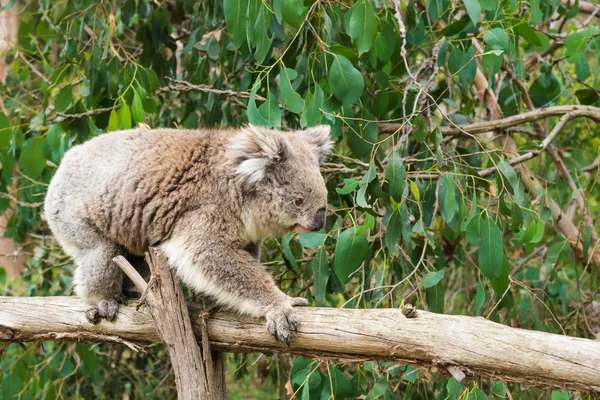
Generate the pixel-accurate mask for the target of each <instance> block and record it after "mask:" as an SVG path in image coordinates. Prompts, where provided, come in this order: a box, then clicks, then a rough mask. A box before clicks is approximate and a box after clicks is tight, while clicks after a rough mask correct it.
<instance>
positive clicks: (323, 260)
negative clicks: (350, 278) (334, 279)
mask: <svg viewBox="0 0 600 400" xmlns="http://www.w3.org/2000/svg"><path fill="white" fill-rule="evenodd" d="M310 266H311V268H312V271H313V274H314V276H315V285H314V286H315V302H316V303H317V306H323V305H325V293H326V290H327V281H328V280H329V261H328V260H327V252H326V251H325V247H324V246H323V247H321V249H320V250H319V251H318V252H317V254H315V258H313V260H312V261H311V263H310Z"/></svg>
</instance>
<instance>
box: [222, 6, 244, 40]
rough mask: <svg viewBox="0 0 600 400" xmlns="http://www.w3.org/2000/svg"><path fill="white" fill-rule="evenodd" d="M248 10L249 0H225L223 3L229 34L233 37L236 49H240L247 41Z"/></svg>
mask: <svg viewBox="0 0 600 400" xmlns="http://www.w3.org/2000/svg"><path fill="white" fill-rule="evenodd" d="M247 10H248V0H224V2H223V11H224V13H225V22H226V23H227V32H229V34H230V35H231V38H232V40H233V44H235V48H236V49H239V48H240V47H241V46H242V44H244V42H245V41H246V12H247Z"/></svg>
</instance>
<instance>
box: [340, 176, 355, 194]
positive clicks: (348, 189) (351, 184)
mask: <svg viewBox="0 0 600 400" xmlns="http://www.w3.org/2000/svg"><path fill="white" fill-rule="evenodd" d="M357 186H358V181H355V180H354V179H344V187H342V188H336V189H335V191H336V192H337V193H339V194H348V193H352V192H353V191H354V190H355V189H356V187H357Z"/></svg>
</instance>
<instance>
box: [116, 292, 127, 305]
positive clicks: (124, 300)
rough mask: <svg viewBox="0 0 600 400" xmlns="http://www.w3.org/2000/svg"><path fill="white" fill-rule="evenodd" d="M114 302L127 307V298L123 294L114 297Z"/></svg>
mask: <svg viewBox="0 0 600 400" xmlns="http://www.w3.org/2000/svg"><path fill="white" fill-rule="evenodd" d="M115 300H116V301H117V303H119V304H123V305H124V306H126V305H127V296H126V295H125V294H124V293H120V294H118V295H116V296H115Z"/></svg>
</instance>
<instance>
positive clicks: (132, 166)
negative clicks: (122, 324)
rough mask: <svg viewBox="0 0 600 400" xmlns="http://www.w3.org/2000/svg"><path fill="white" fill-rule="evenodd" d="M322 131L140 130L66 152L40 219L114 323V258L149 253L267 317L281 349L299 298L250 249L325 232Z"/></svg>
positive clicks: (185, 277)
mask: <svg viewBox="0 0 600 400" xmlns="http://www.w3.org/2000/svg"><path fill="white" fill-rule="evenodd" d="M329 132H330V129H329V127H328V126H325V125H323V126H317V127H314V128H309V129H306V130H303V131H295V132H287V133H284V132H281V131H278V130H271V129H266V128H261V127H257V126H252V125H250V126H247V127H244V128H241V129H222V130H209V129H202V130H180V129H150V128H148V127H145V126H140V127H139V128H137V129H130V130H124V131H117V132H111V133H106V134H102V135H99V136H97V137H95V138H93V139H91V140H89V141H87V142H86V143H83V144H81V145H77V146H74V147H73V148H72V149H70V150H69V151H68V152H67V153H66V154H65V156H64V158H63V160H62V162H61V164H60V166H59V168H58V169H57V171H56V174H55V175H54V177H53V179H52V181H51V183H50V185H49V188H48V193H47V196H46V200H45V215H46V219H47V221H48V224H49V226H50V229H51V230H52V232H53V233H54V235H55V237H56V239H57V241H58V242H59V243H60V245H61V246H62V248H63V249H64V251H65V252H66V253H67V254H68V255H69V256H71V257H72V259H73V261H74V263H75V266H76V268H75V272H74V277H73V281H74V285H75V293H76V294H77V296H79V297H80V298H81V299H83V300H84V301H85V302H87V303H88V304H89V305H91V306H95V307H97V308H98V312H99V314H100V316H101V317H103V318H105V319H107V320H109V321H110V320H113V319H114V318H116V316H117V314H118V309H119V303H120V302H122V300H123V296H122V290H123V287H122V283H123V274H122V272H121V270H120V269H119V267H118V266H117V265H115V263H113V261H112V259H113V258H114V257H115V256H118V255H124V256H129V255H133V256H141V255H143V254H144V252H145V251H146V250H147V249H148V247H149V246H157V247H158V248H160V249H161V250H162V252H163V253H164V255H165V256H166V259H167V261H168V263H169V266H170V267H171V268H175V270H176V272H177V275H178V276H179V278H180V279H181V280H182V281H183V282H185V283H186V284H187V285H188V286H189V287H190V288H191V289H192V290H194V291H195V292H197V293H199V294H201V295H203V296H206V297H208V298H212V299H213V300H214V301H215V302H216V303H217V304H219V305H221V306H224V307H226V308H230V309H233V310H235V311H237V312H239V313H243V314H249V315H253V316H258V317H264V318H265V319H266V328H267V331H268V332H269V333H270V334H272V335H273V336H274V337H275V339H277V340H282V341H285V342H286V343H289V340H290V334H291V332H292V331H295V330H296V329H297V326H298V323H299V320H298V316H297V312H296V311H295V310H294V307H297V306H306V305H308V302H307V301H306V299H304V298H300V297H295V298H293V297H290V296H288V295H286V294H284V293H283V292H282V291H281V290H280V289H279V288H278V287H277V286H276V285H275V282H274V281H273V279H272V277H271V276H270V275H269V273H268V272H267V271H266V270H265V269H264V267H263V266H262V265H261V264H260V261H259V259H258V258H259V250H260V247H261V244H262V242H263V240H264V239H265V238H266V237H268V236H280V235H282V234H284V233H287V232H290V231H295V232H310V231H317V230H319V229H321V228H322V227H323V225H324V222H325V214H326V204H327V189H326V187H325V182H324V180H323V177H322V175H321V173H320V170H319V167H320V164H321V163H322V162H323V161H324V160H325V158H326V156H327V154H328V153H329V151H330V150H331V147H332V143H331V141H330V138H329Z"/></svg>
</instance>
